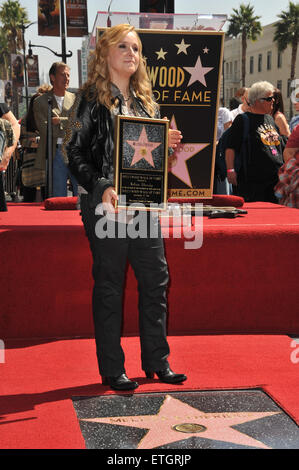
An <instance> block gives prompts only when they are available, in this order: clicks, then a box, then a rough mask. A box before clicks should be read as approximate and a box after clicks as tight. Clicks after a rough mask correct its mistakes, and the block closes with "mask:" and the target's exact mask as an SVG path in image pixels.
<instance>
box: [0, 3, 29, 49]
mask: <svg viewBox="0 0 299 470" xmlns="http://www.w3.org/2000/svg"><path fill="white" fill-rule="evenodd" d="M0 21H1V23H2V29H3V31H4V33H5V34H6V40H7V42H8V50H9V52H10V53H12V54H15V53H17V52H18V51H19V50H20V49H21V48H22V29H21V28H20V25H21V24H22V23H23V24H26V23H28V22H29V21H28V16H27V11H26V9H25V8H23V7H21V5H20V2H19V0H6V2H4V3H3V4H2V6H1V7H0Z"/></svg>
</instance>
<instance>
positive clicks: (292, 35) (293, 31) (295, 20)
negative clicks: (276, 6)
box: [274, 1, 299, 116]
mask: <svg viewBox="0 0 299 470" xmlns="http://www.w3.org/2000/svg"><path fill="white" fill-rule="evenodd" d="M277 16H278V18H280V20H279V21H278V22H277V23H275V33H274V41H275V42H276V43H277V47H278V50H279V52H283V51H285V50H286V48H287V47H288V46H291V50H292V59H291V76H290V78H291V80H294V79H295V71H296V60H297V51H298V41H299V3H293V2H291V1H290V2H289V9H288V10H287V11H282V12H281V13H280V14H279V15H277ZM292 114H293V106H292V103H290V116H292Z"/></svg>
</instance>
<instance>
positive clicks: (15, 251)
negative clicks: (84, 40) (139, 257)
mask: <svg viewBox="0 0 299 470" xmlns="http://www.w3.org/2000/svg"><path fill="white" fill-rule="evenodd" d="M243 208H244V209H247V210H248V214H247V215H245V216H242V217H238V218H237V219H208V218H207V217H204V220H203V244H202V247H201V248H199V249H196V250H192V249H189V250H188V249H185V246H184V244H185V240H184V239H182V238H175V237H174V236H173V235H174V232H176V229H178V230H180V229H179V228H178V227H175V228H173V229H172V228H171V229H170V234H171V237H170V238H166V239H165V249H166V254H167V261H168V266H169V272H170V289H169V296H168V301H169V322H168V333H169V334H170V335H178V334H185V335H189V334H215V333H220V334H243V333H246V334H297V333H298V334H299V316H298V276H299V251H298V242H299V211H298V209H291V208H287V207H284V206H278V205H274V204H269V203H251V204H245V205H244V206H243ZM194 222H195V219H194ZM0 246H1V248H2V249H1V250H0V263H1V266H5V270H4V272H5V288H3V289H2V292H1V310H0V337H2V338H34V337H42V338H43V337H74V336H81V337H82V336H92V334H93V326H92V316H91V289H92V279H91V255H90V251H89V246H88V242H87V239H86V237H85V235H84V230H83V226H82V222H81V218H80V215H79V211H76V210H61V211H53V210H51V211H47V210H45V209H44V208H43V207H42V206H39V205H32V204H12V205H11V204H9V205H8V212H5V213H0ZM4 247H5V249H4ZM137 304H138V300H137V289H136V281H135V277H134V276H133V273H132V270H131V269H129V270H128V275H127V287H126V290H125V299H124V306H125V309H124V310H125V322H124V335H126V336H128V335H130V336H136V335H138V312H137ZM182 312H184V315H182Z"/></svg>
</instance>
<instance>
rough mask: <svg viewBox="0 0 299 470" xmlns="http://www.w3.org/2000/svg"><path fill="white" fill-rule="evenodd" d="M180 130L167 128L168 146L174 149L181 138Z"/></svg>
mask: <svg viewBox="0 0 299 470" xmlns="http://www.w3.org/2000/svg"><path fill="white" fill-rule="evenodd" d="M182 137H183V136H182V134H181V131H178V130H176V129H169V131H168V146H169V147H171V148H173V149H175V148H176V147H177V146H178V144H179V143H180V142H181V140H182Z"/></svg>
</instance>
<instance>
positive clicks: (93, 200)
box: [64, 87, 159, 207]
mask: <svg viewBox="0 0 299 470" xmlns="http://www.w3.org/2000/svg"><path fill="white" fill-rule="evenodd" d="M113 91H114V93H113V95H114V97H115V98H114V99H116V98H118V102H119V109H118V112H116V114H122V113H121V102H123V101H122V100H123V97H122V95H121V94H120V91H119V90H118V89H117V88H116V87H114V90H113ZM134 99H135V105H136V108H137V111H138V114H139V115H140V116H145V117H150V116H149V114H148V113H147V111H146V110H145V109H144V107H143V105H142V103H141V102H140V100H138V99H137V98H136V96H135V97H134ZM114 117H115V116H114V115H113V114H112V113H111V112H110V111H109V109H108V108H106V106H104V105H102V104H98V103H97V102H96V101H87V99H86V98H85V97H84V96H83V95H82V93H81V92H80V93H79V94H78V95H77V98H76V101H75V103H74V105H73V108H72V112H71V116H70V119H69V126H68V128H67V130H66V136H65V140H64V146H65V151H66V154H67V157H68V161H69V168H70V171H71V172H72V174H73V175H74V176H75V177H76V179H77V181H78V183H79V184H80V185H81V186H82V187H83V188H84V189H85V190H86V191H87V192H88V199H89V205H90V206H91V207H96V205H97V204H99V203H100V202H101V201H102V195H103V192H104V191H105V190H106V189H107V188H108V187H109V186H113V185H114V184H113V179H114V169H113V152H114ZM155 117H157V118H158V117H159V112H158V111H157V115H156V116H155Z"/></svg>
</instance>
